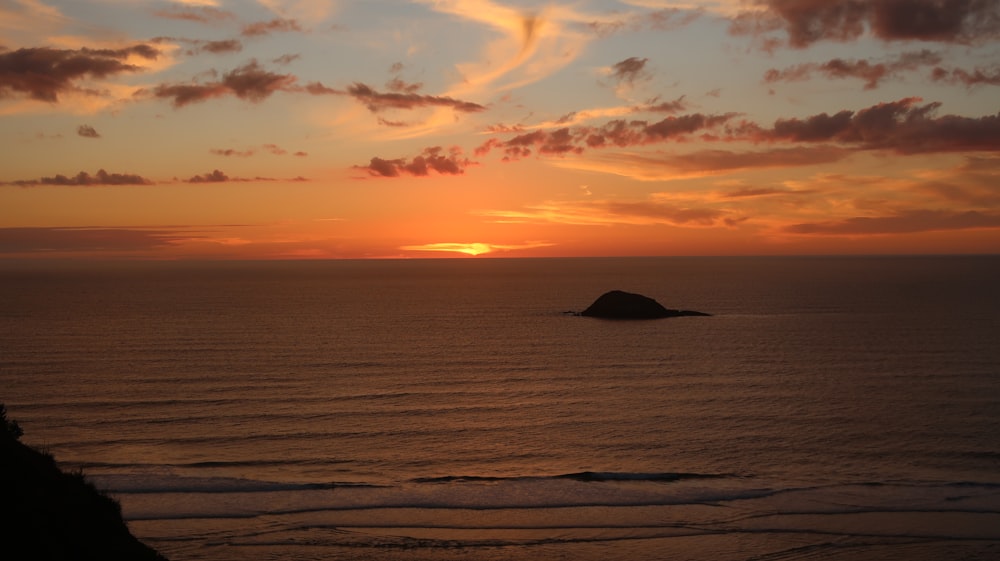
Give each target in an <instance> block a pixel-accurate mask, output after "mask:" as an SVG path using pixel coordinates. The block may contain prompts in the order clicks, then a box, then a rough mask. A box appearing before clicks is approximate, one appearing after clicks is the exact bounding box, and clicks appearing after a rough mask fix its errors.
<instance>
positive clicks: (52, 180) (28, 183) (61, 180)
mask: <svg viewBox="0 0 1000 561" xmlns="http://www.w3.org/2000/svg"><path fill="white" fill-rule="evenodd" d="M152 184H153V182H152V181H150V180H148V179H146V178H145V177H142V176H141V175H134V174H130V173H108V172H106V171H104V170H103V169H100V170H97V173H95V174H94V175H90V174H89V173H87V172H85V171H81V172H80V173H78V174H76V175H74V176H72V177H67V176H65V175H55V176H53V177H42V178H41V179H25V180H18V181H9V182H6V183H4V185H17V186H20V187H33V186H36V185H62V186H79V187H87V186H91V185H152Z"/></svg>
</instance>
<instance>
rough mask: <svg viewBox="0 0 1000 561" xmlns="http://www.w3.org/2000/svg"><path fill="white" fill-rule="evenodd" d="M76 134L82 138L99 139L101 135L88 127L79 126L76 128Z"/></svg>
mask: <svg viewBox="0 0 1000 561" xmlns="http://www.w3.org/2000/svg"><path fill="white" fill-rule="evenodd" d="M76 134H77V135H78V136H82V137H84V138H101V135H100V134H99V133H98V132H97V129H95V128H94V127H92V126H90V125H80V126H79V127H77V128H76Z"/></svg>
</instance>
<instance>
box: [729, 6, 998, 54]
mask: <svg viewBox="0 0 1000 561" xmlns="http://www.w3.org/2000/svg"><path fill="white" fill-rule="evenodd" d="M756 4H757V5H759V6H762V7H764V8H765V9H764V10H763V11H753V12H745V13H743V14H740V15H739V16H737V17H736V18H735V19H734V21H733V25H732V28H731V32H733V33H735V34H758V35H759V34H766V33H770V32H773V31H778V30H783V31H784V32H785V33H786V34H787V37H788V43H789V44H790V45H791V46H793V47H797V48H803V47H807V46H809V45H811V44H812V43H815V42H817V41H822V40H832V41H850V40H853V39H856V38H858V37H860V36H861V35H862V34H864V33H865V32H866V31H868V32H870V33H871V34H872V35H874V36H875V37H878V38H880V39H883V40H887V41H904V40H920V41H939V42H950V43H978V42H984V41H990V40H993V39H996V38H997V37H1000V3H998V2H997V1H996V0H838V1H831V0H757V1H756Z"/></svg>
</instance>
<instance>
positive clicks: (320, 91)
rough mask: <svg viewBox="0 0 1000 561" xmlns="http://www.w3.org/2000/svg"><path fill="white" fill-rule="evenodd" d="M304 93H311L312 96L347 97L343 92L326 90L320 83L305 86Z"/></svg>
mask: <svg viewBox="0 0 1000 561" xmlns="http://www.w3.org/2000/svg"><path fill="white" fill-rule="evenodd" d="M305 91H306V92H307V93H311V94H312V95H347V92H345V91H343V90H336V89H333V88H328V87H326V86H324V85H323V84H321V83H320V82H312V83H310V84H306V86H305Z"/></svg>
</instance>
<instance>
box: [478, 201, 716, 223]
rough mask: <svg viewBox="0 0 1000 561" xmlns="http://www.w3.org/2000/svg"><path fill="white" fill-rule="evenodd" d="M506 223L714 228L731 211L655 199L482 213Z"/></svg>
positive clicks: (547, 205)
mask: <svg viewBox="0 0 1000 561" xmlns="http://www.w3.org/2000/svg"><path fill="white" fill-rule="evenodd" d="M478 214H479V215H481V216H485V217H488V218H493V219H495V220H497V221H499V222H503V223H532V224H537V223H555V224H571V225H578V226H609V225H615V224H631V225H647V226H648V225H656V224H668V225H672V226H687V227H702V228H704V227H711V226H716V225H719V224H720V223H724V217H725V216H726V215H727V212H726V211H724V210H720V209H715V208H710V207H691V206H683V205H676V204H673V203H670V202H664V201H659V200H655V199H649V200H642V201H621V200H600V201H591V200H586V201H550V202H545V203H542V204H538V205H529V206H527V207H525V208H523V209H522V210H489V211H482V212H479V213H478Z"/></svg>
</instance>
